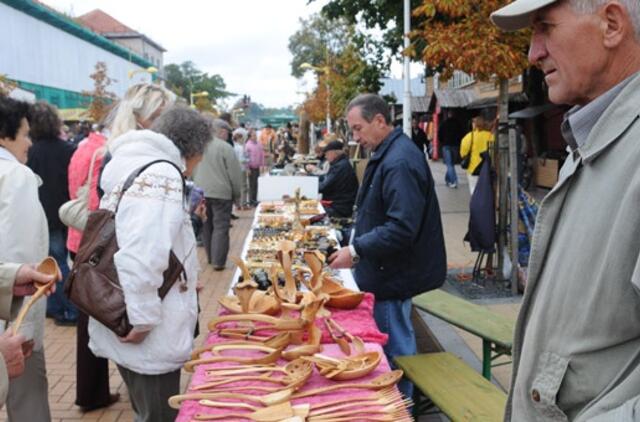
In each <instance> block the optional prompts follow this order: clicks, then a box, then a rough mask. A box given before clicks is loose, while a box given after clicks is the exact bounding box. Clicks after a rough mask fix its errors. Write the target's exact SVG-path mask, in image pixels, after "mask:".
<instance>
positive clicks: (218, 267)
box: [213, 265, 225, 271]
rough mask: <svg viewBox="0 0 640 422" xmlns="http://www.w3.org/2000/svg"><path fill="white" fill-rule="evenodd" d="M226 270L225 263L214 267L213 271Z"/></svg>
mask: <svg viewBox="0 0 640 422" xmlns="http://www.w3.org/2000/svg"><path fill="white" fill-rule="evenodd" d="M224 270H225V267H224V265H223V266H221V267H220V266H216V267H213V271H224Z"/></svg>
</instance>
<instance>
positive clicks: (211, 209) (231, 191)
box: [193, 119, 242, 271]
mask: <svg viewBox="0 0 640 422" xmlns="http://www.w3.org/2000/svg"><path fill="white" fill-rule="evenodd" d="M229 133H231V126H229V123H227V122H225V121H224V120H221V119H216V120H214V121H213V136H214V139H213V141H212V142H209V144H208V145H207V147H206V149H205V152H204V157H203V159H202V161H201V162H200V164H199V165H198V167H196V169H195V173H194V177H193V181H194V182H195V183H196V185H198V186H199V187H201V188H202V189H203V190H204V196H205V198H206V208H207V220H206V221H205V223H204V227H203V232H202V240H203V242H204V247H205V250H206V251H207V256H208V258H209V264H211V265H213V269H214V270H216V271H222V270H224V268H225V265H226V263H227V254H228V253H229V229H230V228H231V210H232V208H233V203H234V202H235V201H237V200H238V198H240V193H241V187H242V169H241V168H240V163H239V162H238V158H237V157H236V154H235V152H234V150H233V147H232V146H230V145H229V144H228V143H227V142H226V139H227V137H228V135H229Z"/></svg>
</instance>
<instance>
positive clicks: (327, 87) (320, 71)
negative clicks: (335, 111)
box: [300, 63, 331, 132]
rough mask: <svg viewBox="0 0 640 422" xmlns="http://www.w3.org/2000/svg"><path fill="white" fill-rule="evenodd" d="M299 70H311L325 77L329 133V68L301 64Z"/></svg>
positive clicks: (329, 130)
mask: <svg viewBox="0 0 640 422" xmlns="http://www.w3.org/2000/svg"><path fill="white" fill-rule="evenodd" d="M300 69H313V70H315V71H316V72H319V73H324V74H325V75H326V76H327V77H326V79H325V88H326V89H327V132H331V88H330V87H329V72H331V68H329V66H321V67H318V66H314V65H312V64H311V63H302V64H301V65H300Z"/></svg>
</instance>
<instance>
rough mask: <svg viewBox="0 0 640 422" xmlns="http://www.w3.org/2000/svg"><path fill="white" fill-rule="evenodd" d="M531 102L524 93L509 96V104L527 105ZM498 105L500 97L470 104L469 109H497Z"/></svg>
mask: <svg viewBox="0 0 640 422" xmlns="http://www.w3.org/2000/svg"><path fill="white" fill-rule="evenodd" d="M528 101H529V98H528V97H527V94H525V93H524V92H515V93H511V94H509V102H510V103H526V102H528ZM497 105H498V96H497V95H496V96H495V97H487V98H481V99H478V100H475V101H473V102H471V103H469V104H467V108H468V109H478V108H487V107H497Z"/></svg>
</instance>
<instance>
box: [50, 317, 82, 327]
mask: <svg viewBox="0 0 640 422" xmlns="http://www.w3.org/2000/svg"><path fill="white" fill-rule="evenodd" d="M77 323H78V321H77V320H75V319H67V318H56V320H55V321H54V324H56V325H57V326H58V327H75V326H76V324H77Z"/></svg>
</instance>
